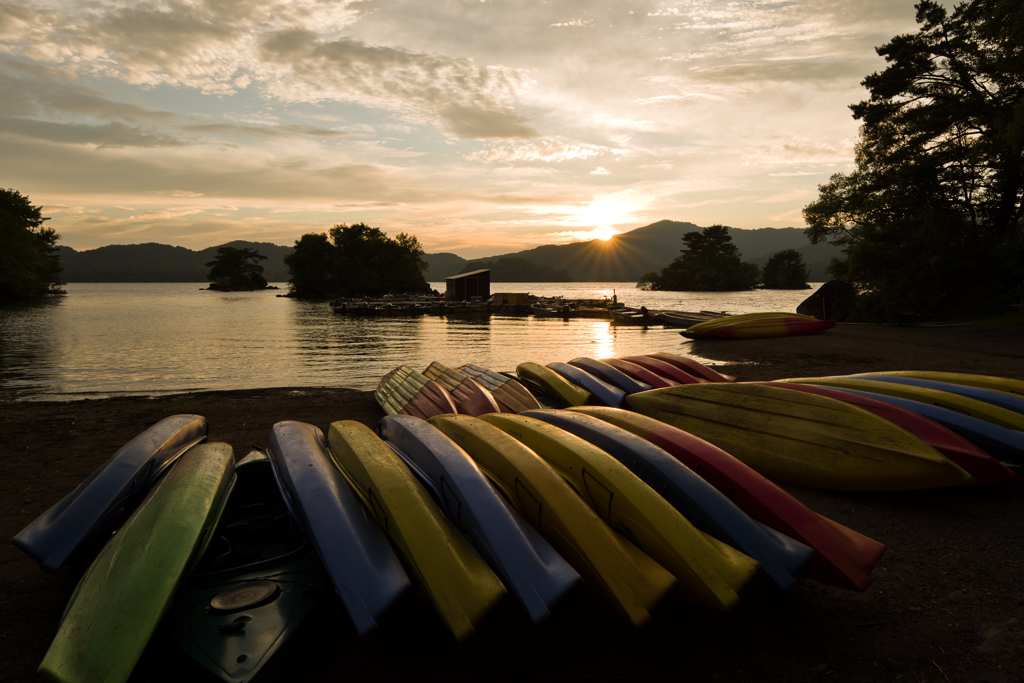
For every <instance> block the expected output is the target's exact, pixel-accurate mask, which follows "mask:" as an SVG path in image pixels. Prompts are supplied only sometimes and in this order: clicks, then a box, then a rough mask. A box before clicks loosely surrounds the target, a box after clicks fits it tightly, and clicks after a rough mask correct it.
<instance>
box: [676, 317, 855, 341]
mask: <svg viewBox="0 0 1024 683" xmlns="http://www.w3.org/2000/svg"><path fill="white" fill-rule="evenodd" d="M723 320H724V319H723ZM835 326H836V321H835V320H818V319H816V318H804V317H797V316H793V317H789V316H786V317H777V318H755V319H750V320H738V321H736V322H732V323H729V322H724V323H722V324H720V325H716V326H713V327H707V328H704V329H698V330H697V331H690V330H683V331H682V332H680V333H679V334H681V335H683V336H684V337H687V338H689V339H700V338H704V337H716V338H719V339H769V338H772V337H798V336H801V335H804V334H817V333H819V332H824V331H825V330H831V329H832V328H833V327H835Z"/></svg>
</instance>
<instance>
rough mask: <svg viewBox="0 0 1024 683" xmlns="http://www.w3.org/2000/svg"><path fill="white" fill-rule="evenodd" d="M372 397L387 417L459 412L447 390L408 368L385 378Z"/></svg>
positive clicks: (403, 366) (402, 366)
mask: <svg viewBox="0 0 1024 683" xmlns="http://www.w3.org/2000/svg"><path fill="white" fill-rule="evenodd" d="M373 397H374V398H375V399H376V400H377V403H378V404H379V405H380V407H381V408H383V409H384V412H385V413H387V414H388V415H414V416H416V417H423V418H426V417H430V416H431V415H443V414H445V413H454V412H457V409H456V408H455V403H454V402H453V401H452V397H451V396H450V395H449V394H448V392H447V391H445V389H444V387H442V386H441V385H440V384H438V383H437V382H434V381H432V380H429V379H427V378H426V377H424V376H423V375H422V374H420V373H419V372H417V371H416V370H413V369H412V368H410V367H409V366H408V365H400V366H398V367H397V368H395V369H394V370H392V371H391V372H389V373H388V374H386V375H384V376H383V377H382V378H381V380H380V383H379V384H378V385H377V390H376V391H375V392H374V394H373Z"/></svg>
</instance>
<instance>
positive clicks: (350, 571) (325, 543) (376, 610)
mask: <svg viewBox="0 0 1024 683" xmlns="http://www.w3.org/2000/svg"><path fill="white" fill-rule="evenodd" d="M269 451H270V461H271V463H273V467H274V474H275V475H276V476H277V480H278V482H279V483H280V487H281V491H282V493H283V495H284V497H285V502H286V503H287V505H288V508H289V509H290V510H291V513H292V515H293V517H294V518H295V521H296V522H298V524H299V525H300V526H301V527H302V529H303V530H304V531H305V532H306V535H308V536H309V538H310V540H311V541H312V543H313V545H314V546H315V547H316V551H317V554H318V555H319V556H320V559H321V560H322V561H323V563H324V567H326V568H327V571H328V573H329V574H330V576H331V582H332V583H333V584H334V588H335V590H336V591H337V592H338V597H340V598H341V602H342V604H343V605H345V610H346V611H347V612H348V615H349V617H350V618H351V619H352V623H353V624H355V627H356V632H357V633H359V634H360V635H363V634H365V633H368V632H369V631H371V630H373V629H374V628H375V627H376V626H377V622H378V620H379V619H380V617H381V615H383V614H384V612H386V611H387V609H388V608H389V607H390V606H391V605H392V604H394V602H395V601H396V600H397V599H398V598H399V597H400V596H401V595H402V593H404V592H405V591H406V590H407V589H408V588H409V587H410V585H411V584H410V582H409V577H408V576H406V574H405V570H404V569H402V565H401V563H400V562H399V560H398V556H397V555H395V551H394V549H392V547H391V545H390V544H389V543H388V539H387V537H385V536H384V532H383V531H382V530H381V528H380V526H379V525H378V524H377V522H376V521H375V520H373V519H371V518H370V516H369V513H368V512H367V511H366V509H365V508H364V507H363V504H362V503H361V502H360V501H359V498H358V497H357V496H356V493H355V492H354V491H353V490H352V486H351V485H350V484H349V483H348V481H347V480H346V479H345V477H344V475H342V473H341V472H340V471H338V468H337V467H335V466H334V463H333V462H332V461H331V456H330V454H329V453H328V452H327V444H326V442H325V440H324V435H323V432H321V431H320V430H319V429H318V428H316V427H314V426H313V425H310V424H306V423H304V422H293V421H284V422H278V423H277V424H275V425H274V427H273V428H272V429H271V431H270V448H269Z"/></svg>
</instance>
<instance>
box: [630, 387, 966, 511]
mask: <svg viewBox="0 0 1024 683" xmlns="http://www.w3.org/2000/svg"><path fill="white" fill-rule="evenodd" d="M627 401H628V402H629V405H630V407H631V408H633V410H635V411H636V412H638V413H641V414H643V415H647V416H648V417H653V418H654V419H656V420H661V421H662V422H666V423H668V424H670V425H672V426H674V427H678V428H680V429H682V430H683V431H687V432H690V433H691V434H693V435H695V436H699V437H700V438H702V439H704V440H706V441H710V442H711V443H713V444H714V445H716V446H718V447H719V448H721V449H722V450H724V451H725V452H726V453H729V454H730V455H732V456H733V457H736V458H739V459H740V460H742V461H743V462H745V463H746V464H747V465H750V466H751V467H753V468H754V469H755V470H757V471H758V472H760V473H761V474H763V475H764V476H766V477H768V478H769V479H775V480H778V481H785V482H789V483H792V484H799V485H801V486H810V487H812V488H821V489H832V490H838V491H901V490H911V489H923V488H936V487H940V486H954V485H959V484H965V483H968V482H970V481H972V480H973V479H972V477H971V475H969V474H968V473H967V472H965V471H964V470H963V469H961V468H960V467H958V466H957V465H955V464H954V463H953V462H952V461H950V460H949V459H948V458H946V457H945V456H943V455H942V454H941V453H939V452H938V451H936V450H935V449H934V448H932V447H931V446H928V445H927V444H925V443H924V442H922V441H921V440H920V439H918V438H917V437H915V436H913V435H912V434H909V433H908V432H906V431H905V430H903V429H900V428H899V427H896V426H895V425H893V424H892V423H890V422H889V421H888V420H885V419H882V418H880V417H878V416H877V415H873V414H872V413H869V412H867V411H866V410H861V409H860V408H855V407H853V406H850V405H848V404H846V403H844V402H842V401H837V400H835V399H830V398H824V397H821V396H813V395H811V394H805V393H801V392H797V391H789V390H786V389H779V388H776V387H766V386H760V385H757V384H741V383H736V384H732V383H729V384H727V383H724V382H718V383H708V384H699V385H693V384H691V385H686V386H678V387H669V388H668V389H655V390H653V391H645V392H643V393H642V394H633V395H632V396H629V397H628V398H627Z"/></svg>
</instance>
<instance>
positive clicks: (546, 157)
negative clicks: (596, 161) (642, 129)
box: [466, 140, 605, 164]
mask: <svg viewBox="0 0 1024 683" xmlns="http://www.w3.org/2000/svg"><path fill="white" fill-rule="evenodd" d="M604 151H605V150H602V149H599V148H596V147H592V146H588V145H577V144H571V143H566V142H560V141H557V140H546V141H543V142H533V143H528V144H522V145H505V146H501V147H491V148H489V149H483V150H479V151H476V152H473V153H471V154H468V155H467V156H466V159H468V160H469V161H487V162H491V163H495V162H496V163H505V164H507V163H514V162H531V161H543V162H547V163H555V162H561V161H573V160H577V159H592V158H594V157H596V156H600V155H601V154H603V153H604Z"/></svg>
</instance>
